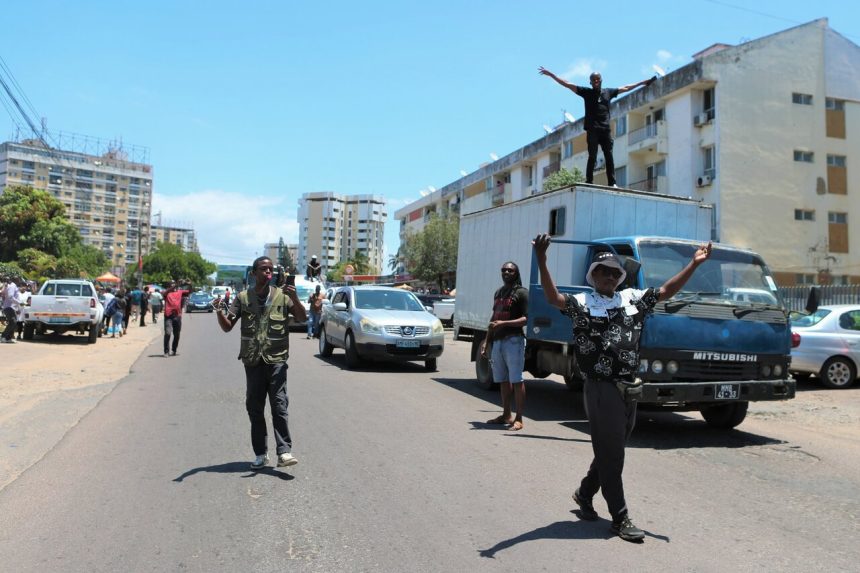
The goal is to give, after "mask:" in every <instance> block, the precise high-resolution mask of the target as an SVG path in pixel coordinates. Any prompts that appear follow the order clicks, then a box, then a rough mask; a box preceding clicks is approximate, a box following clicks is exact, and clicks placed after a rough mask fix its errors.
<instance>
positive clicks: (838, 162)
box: [827, 155, 845, 167]
mask: <svg viewBox="0 0 860 573" xmlns="http://www.w3.org/2000/svg"><path fill="white" fill-rule="evenodd" d="M827 166H828V167H845V156H844V155H828V156H827Z"/></svg>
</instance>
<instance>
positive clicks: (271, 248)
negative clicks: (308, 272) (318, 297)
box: [263, 243, 304, 272]
mask: <svg viewBox="0 0 860 573" xmlns="http://www.w3.org/2000/svg"><path fill="white" fill-rule="evenodd" d="M283 246H284V249H285V250H286V251H287V254H289V255H290V260H291V261H293V265H294V266H295V267H296V269H298V270H299V272H304V268H301V269H299V267H298V264H297V263H296V261H297V260H298V256H299V245H298V244H297V243H290V244H287V243H283ZM280 249H281V243H266V244H264V245H263V255H265V256H267V257H269V258H270V259H272V260H273V261H276V262H277V261H278V256H279V253H280Z"/></svg>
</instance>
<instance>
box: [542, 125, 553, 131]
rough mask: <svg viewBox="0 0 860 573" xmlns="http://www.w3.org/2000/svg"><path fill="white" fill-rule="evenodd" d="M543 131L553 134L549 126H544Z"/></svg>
mask: <svg viewBox="0 0 860 573" xmlns="http://www.w3.org/2000/svg"><path fill="white" fill-rule="evenodd" d="M543 130H544V131H545V132H547V133H552V128H551V127H550V126H548V125H547V124H543Z"/></svg>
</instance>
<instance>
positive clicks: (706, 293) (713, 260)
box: [639, 241, 783, 307]
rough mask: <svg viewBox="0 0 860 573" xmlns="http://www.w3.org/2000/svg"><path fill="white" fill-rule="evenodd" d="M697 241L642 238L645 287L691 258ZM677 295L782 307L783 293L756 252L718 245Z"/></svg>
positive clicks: (655, 285) (672, 273) (663, 279)
mask: <svg viewBox="0 0 860 573" xmlns="http://www.w3.org/2000/svg"><path fill="white" fill-rule="evenodd" d="M696 249H698V245H694V244H689V243H672V242H669V243H666V242H659V243H658V242H652V241H642V242H640V243H639V255H640V262H641V263H642V272H643V274H644V276H645V286H646V288H659V287H661V286H663V283H665V282H666V281H667V280H668V279H670V278H672V277H673V276H675V275H676V274H678V272H680V271H681V269H683V268H684V267H685V266H687V264H688V263H689V262H690V259H692V257H693V253H695V252H696ZM675 298H676V299H678V298H681V299H684V298H687V299H701V298H707V299H708V300H722V301H726V302H731V303H732V304H736V305H739V306H752V305H761V304H767V305H773V306H779V307H782V306H783V303H782V297H781V295H780V294H779V291H777V289H776V283H775V282H774V280H773V277H772V276H771V274H770V271H769V270H768V268H767V266H766V265H765V264H764V261H763V260H762V259H761V257H759V256H758V255H756V254H753V253H748V252H743V251H736V250H733V249H723V248H720V247H719V246H717V245H715V246H714V247H713V250H712V251H711V256H710V258H709V259H708V260H707V261H705V262H704V263H703V264H702V265H701V266H699V268H698V269H696V272H695V273H693V276H692V277H690V280H688V281H687V284H686V285H684V288H683V289H682V290H681V291H680V292H679V293H678V294H677V295H675Z"/></svg>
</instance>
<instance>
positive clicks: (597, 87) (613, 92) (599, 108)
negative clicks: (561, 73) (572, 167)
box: [538, 67, 657, 187]
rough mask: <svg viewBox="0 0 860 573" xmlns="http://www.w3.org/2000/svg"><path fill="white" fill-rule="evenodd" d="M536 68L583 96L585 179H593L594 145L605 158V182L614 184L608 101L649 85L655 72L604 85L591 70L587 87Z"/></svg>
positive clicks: (599, 77) (590, 181)
mask: <svg viewBox="0 0 860 573" xmlns="http://www.w3.org/2000/svg"><path fill="white" fill-rule="evenodd" d="M538 72H539V73H540V74H542V75H544V76H549V77H550V78H552V79H554V80H555V81H556V82H557V83H558V84H559V85H562V86H564V87H566V88H567V89H569V90H570V91H572V92H573V93H575V94H576V95H578V96H579V97H581V98H582V99H584V100H585V131H587V132H588V136H587V141H588V164H587V165H586V167H585V182H586V183H593V182H594V163H595V162H596V161H597V147H598V146H600V148H601V149H602V150H603V157H604V159H605V160H606V182H607V185H609V186H610V187H615V186H616V185H615V160H614V159H613V157H612V131H611V130H610V128H609V102H610V101H612V98H614V97H617V96H618V95H619V94H623V93H624V92H629V91H630V90H635V89H636V88H638V87H639V86H649V85H651V84H652V83H653V82H654V80H656V79H657V76H654V77H652V78H650V79H647V80H642V81H641V82H637V83H635V84H629V85H626V86H622V87H620V88H605V89H604V88H603V87H602V86H603V78H602V77H601V76H600V74H599V73H597V72H594V73H593V74H591V77H590V78H589V81H590V82H591V87H590V88H586V87H583V86H577V85H574V84H572V83H569V82H566V81H564V80H563V79H561V78H560V77H558V76H557V75H555V74H554V73H552V72H551V71H549V70H547V69H545V68H543V67H540V68H538Z"/></svg>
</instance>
